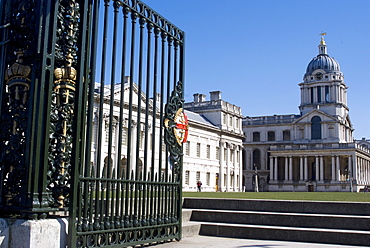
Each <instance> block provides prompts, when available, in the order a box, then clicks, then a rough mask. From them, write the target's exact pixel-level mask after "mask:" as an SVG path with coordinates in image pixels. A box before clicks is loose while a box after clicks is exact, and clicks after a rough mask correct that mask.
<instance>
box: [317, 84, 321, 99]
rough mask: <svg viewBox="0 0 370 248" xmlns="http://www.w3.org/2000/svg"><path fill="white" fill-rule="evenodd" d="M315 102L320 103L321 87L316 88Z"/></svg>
mask: <svg viewBox="0 0 370 248" xmlns="http://www.w3.org/2000/svg"><path fill="white" fill-rule="evenodd" d="M317 101H318V102H321V86H318V87H317Z"/></svg>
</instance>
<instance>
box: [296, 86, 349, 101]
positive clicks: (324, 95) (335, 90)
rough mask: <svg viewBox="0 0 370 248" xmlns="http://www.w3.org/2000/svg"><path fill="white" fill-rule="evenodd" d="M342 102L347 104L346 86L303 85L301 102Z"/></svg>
mask: <svg viewBox="0 0 370 248" xmlns="http://www.w3.org/2000/svg"><path fill="white" fill-rule="evenodd" d="M336 101H337V102H341V103H344V104H347V94H346V88H345V87H344V86H343V85H341V84H337V85H325V86H315V87H308V86H306V87H301V103H302V104H310V103H319V102H336Z"/></svg>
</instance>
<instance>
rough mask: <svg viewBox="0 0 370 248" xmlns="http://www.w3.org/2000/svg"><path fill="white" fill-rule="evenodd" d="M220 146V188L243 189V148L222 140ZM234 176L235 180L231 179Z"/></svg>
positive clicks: (221, 189) (223, 189)
mask: <svg viewBox="0 0 370 248" xmlns="http://www.w3.org/2000/svg"><path fill="white" fill-rule="evenodd" d="M220 148H221V151H220V174H219V190H220V191H225V190H226V191H229V190H230V189H232V190H233V191H241V190H242V182H243V181H242V180H243V165H242V161H243V160H242V159H243V158H242V151H243V148H242V146H238V145H234V144H231V143H227V142H220ZM230 158H233V159H230ZM232 177H233V180H231V178H232ZM231 184H232V185H231Z"/></svg>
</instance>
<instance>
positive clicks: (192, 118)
mask: <svg viewBox="0 0 370 248" xmlns="http://www.w3.org/2000/svg"><path fill="white" fill-rule="evenodd" d="M184 112H185V114H186V115H187V116H188V120H189V121H193V122H197V123H199V124H202V125H206V126H211V127H216V126H215V125H213V124H212V123H211V122H210V121H208V120H207V119H206V118H204V117H203V116H201V115H200V114H197V113H194V112H191V111H189V110H184Z"/></svg>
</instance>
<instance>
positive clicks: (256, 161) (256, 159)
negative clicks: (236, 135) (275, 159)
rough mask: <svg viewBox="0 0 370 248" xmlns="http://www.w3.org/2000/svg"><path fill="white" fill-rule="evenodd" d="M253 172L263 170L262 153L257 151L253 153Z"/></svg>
mask: <svg viewBox="0 0 370 248" xmlns="http://www.w3.org/2000/svg"><path fill="white" fill-rule="evenodd" d="M252 169H253V170H255V169H257V170H260V169H261V151H260V150H258V149H256V150H254V151H253V167H252Z"/></svg>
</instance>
